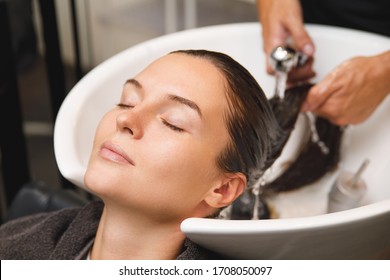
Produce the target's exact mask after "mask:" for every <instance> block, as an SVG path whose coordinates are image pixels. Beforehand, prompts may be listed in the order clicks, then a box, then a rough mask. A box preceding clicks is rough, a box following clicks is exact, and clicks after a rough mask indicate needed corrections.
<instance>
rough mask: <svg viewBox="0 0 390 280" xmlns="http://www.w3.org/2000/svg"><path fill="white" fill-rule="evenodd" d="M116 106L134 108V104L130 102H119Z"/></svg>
mask: <svg viewBox="0 0 390 280" xmlns="http://www.w3.org/2000/svg"><path fill="white" fill-rule="evenodd" d="M116 106H117V107H119V108H121V109H131V108H134V106H133V105H128V104H124V103H118V104H116Z"/></svg>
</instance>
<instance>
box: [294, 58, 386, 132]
mask: <svg viewBox="0 0 390 280" xmlns="http://www.w3.org/2000/svg"><path fill="white" fill-rule="evenodd" d="M389 92H390V51H388V52H386V53H383V54H380V55H377V56H370V57H355V58H352V59H350V60H348V61H345V62H344V63H342V64H341V65H339V66H338V67H336V68H335V69H334V70H333V71H332V72H331V73H330V74H329V75H328V76H326V77H325V78H324V79H323V80H322V81H321V82H319V83H318V84H316V85H315V86H313V87H312V88H311V90H310V91H309V94H308V97H307V99H306V101H305V103H304V104H303V106H302V111H313V112H314V113H316V114H318V115H320V116H323V117H326V118H328V119H329V120H330V121H331V122H333V123H335V124H338V125H345V124H357V123H361V122H363V121H364V120H366V119H367V118H368V117H369V116H370V115H371V114H372V113H373V112H374V111H375V109H376V108H377V107H378V105H379V104H380V103H381V102H382V101H383V99H384V98H385V97H386V96H387V95H388V93H389Z"/></svg>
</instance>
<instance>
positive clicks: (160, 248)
mask: <svg viewBox="0 0 390 280" xmlns="http://www.w3.org/2000/svg"><path fill="white" fill-rule="evenodd" d="M184 238H185V237H184V234H183V233H182V232H181V231H180V223H179V222H176V223H166V222H164V223H161V222H158V221H151V220H150V219H148V218H147V217H145V216H144V215H136V214H134V213H132V212H131V211H128V210H127V211H123V210H122V211H121V209H116V208H113V207H110V206H107V205H106V206H105V207H104V210H103V214H102V217H101V220H100V223H99V227H98V230H97V233H96V237H95V242H94V245H93V248H92V252H91V258H92V259H106V260H107V259H117V260H118V259H127V260H131V259H142V260H147V259H153V260H157V259H175V258H176V257H177V256H178V255H179V253H180V251H181V249H182V246H183V242H184Z"/></svg>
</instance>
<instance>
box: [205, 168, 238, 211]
mask: <svg viewBox="0 0 390 280" xmlns="http://www.w3.org/2000/svg"><path fill="white" fill-rule="evenodd" d="M245 186H246V177H245V175H244V174H242V173H234V174H229V175H228V176H227V177H226V180H224V181H223V182H222V183H221V184H220V185H219V186H217V187H214V188H212V189H211V190H210V191H209V192H208V193H207V195H206V197H205V199H204V201H205V202H206V203H207V204H208V205H209V206H211V207H213V208H222V207H225V206H227V205H229V204H230V203H232V202H233V201H234V200H235V199H236V198H237V197H239V196H240V195H241V194H242V193H243V191H244V190H245Z"/></svg>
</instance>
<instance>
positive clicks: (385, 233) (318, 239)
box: [54, 23, 390, 259]
mask: <svg viewBox="0 0 390 280" xmlns="http://www.w3.org/2000/svg"><path fill="white" fill-rule="evenodd" d="M260 28H261V27H260V26H259V24H258V23H237V24H227V25H220V26H211V27H204V28H197V29H192V30H188V31H183V32H179V33H174V34H171V35H166V36H163V37H159V38H156V39H153V40H150V41H147V42H144V43H141V44H139V45H137V46H135V47H131V48H129V49H127V50H125V51H123V52H121V53H119V54H117V55H115V56H113V57H112V58H110V59H108V60H107V61H105V62H104V63H102V64H101V65H99V66H97V67H96V68H95V69H93V70H92V71H91V72H90V73H88V74H87V75H86V76H85V77H84V78H83V79H82V80H81V81H80V82H79V83H77V85H76V86H75V87H74V88H73V89H72V90H71V92H70V93H69V94H68V96H67V98H66V99H65V101H64V103H63V105H62V106H61V109H60V111H59V113H58V116H57V120H56V124H55V131H54V148H55V156H56V159H57V163H58V166H59V169H60V172H61V173H62V175H63V176H64V177H65V178H67V179H68V180H70V181H71V182H73V183H74V184H76V185H78V186H80V187H84V186H83V176H84V172H85V170H86V166H87V162H88V158H89V154H90V151H91V148H92V140H93V136H94V131H95V129H96V126H97V124H98V122H99V120H100V119H101V117H102V116H103V114H104V113H105V112H106V111H107V110H109V109H110V108H111V107H112V106H113V105H115V104H116V102H117V100H118V98H119V95H120V93H121V88H122V85H123V82H124V81H125V80H126V79H127V78H129V77H131V76H133V75H135V74H137V73H138V72H139V71H140V70H142V69H143V68H144V67H145V66H146V65H148V64H149V63H150V62H151V61H153V60H154V59H156V58H157V57H160V56H161V55H164V54H166V53H168V52H169V51H172V50H176V49H198V48H204V49H210V50H215V51H221V52H225V53H227V54H229V55H231V56H232V57H233V58H235V59H236V60H238V61H239V62H241V63H242V64H243V65H244V66H245V67H246V68H247V69H248V70H249V71H250V72H251V73H252V74H253V76H254V77H255V78H256V79H257V80H258V82H259V84H260V85H261V87H262V88H263V89H264V91H265V92H266V94H267V95H268V96H270V94H271V93H272V92H273V88H274V82H275V80H274V77H272V76H269V75H267V74H266V72H265V56H264V53H263V51H262V45H261V37H260V34H261V30H260ZM307 28H308V31H309V33H310V34H311V36H312V37H313V39H314V41H315V43H316V46H317V50H316V61H315V65H314V67H315V70H316V72H317V79H321V78H323V77H324V76H325V75H326V74H327V73H328V72H329V71H330V70H331V69H332V68H334V67H335V66H336V65H338V64H339V63H340V62H342V61H343V60H345V59H348V58H350V57H353V56H355V55H371V54H375V53H378V52H382V51H385V50H388V49H390V39H389V38H385V37H383V36H379V35H374V34H369V33H365V32H359V31H353V30H347V29H342V28H335V27H326V26H318V25H308V26H307ZM389 121H390V99H389V98H387V99H386V100H385V101H384V102H383V103H382V104H381V106H380V107H379V108H378V110H377V111H376V112H375V113H374V114H373V115H372V116H371V117H370V119H369V120H367V121H366V122H365V123H364V124H361V125H356V126H353V127H350V128H349V129H348V130H347V132H346V137H345V139H344V142H343V147H342V158H341V162H340V167H341V168H345V169H348V170H351V171H354V170H356V169H357V168H358V166H359V165H360V164H361V163H362V161H363V160H364V159H365V158H369V159H370V165H369V166H368V168H367V170H366V171H365V173H364V179H365V180H366V183H367V185H368V192H367V194H366V195H365V197H364V198H363V200H362V201H361V203H360V205H359V207H357V208H354V209H351V210H346V211H341V212H337V213H332V214H326V203H327V192H328V191H329V188H330V187H331V185H332V183H333V180H334V179H335V176H337V173H338V170H337V171H336V172H334V173H332V174H329V175H327V176H325V177H324V178H322V179H321V180H319V181H318V182H316V183H314V184H312V185H310V186H306V187H304V188H302V189H300V190H298V191H294V192H291V193H284V194H281V195H278V196H277V197H275V198H274V199H273V201H272V203H273V205H275V207H277V210H278V212H279V218H278V219H273V220H260V221H251V220H246V221H232V220H215V219H188V220H185V221H184V222H183V223H182V227H181V228H182V231H183V232H184V233H186V235H187V236H188V237H189V238H191V239H192V240H193V241H195V242H197V243H199V244H201V245H203V246H204V247H207V248H210V249H212V250H215V251H217V252H219V253H221V254H224V255H226V256H228V257H229V258H244V259H345V258H348V259H351V258H352V259H356V258H378V257H381V256H382V257H383V254H385V253H386V252H387V257H390V145H389V143H390V129H389V125H388V123H389ZM299 127H300V124H299V123H298V128H297V129H299ZM294 141H299V137H295V138H292V139H291V140H289V143H288V147H290V148H288V149H291V151H290V152H289V151H287V152H285V153H284V155H283V156H285V157H288V155H289V153H292V152H293V149H294V145H296V143H294Z"/></svg>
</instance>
